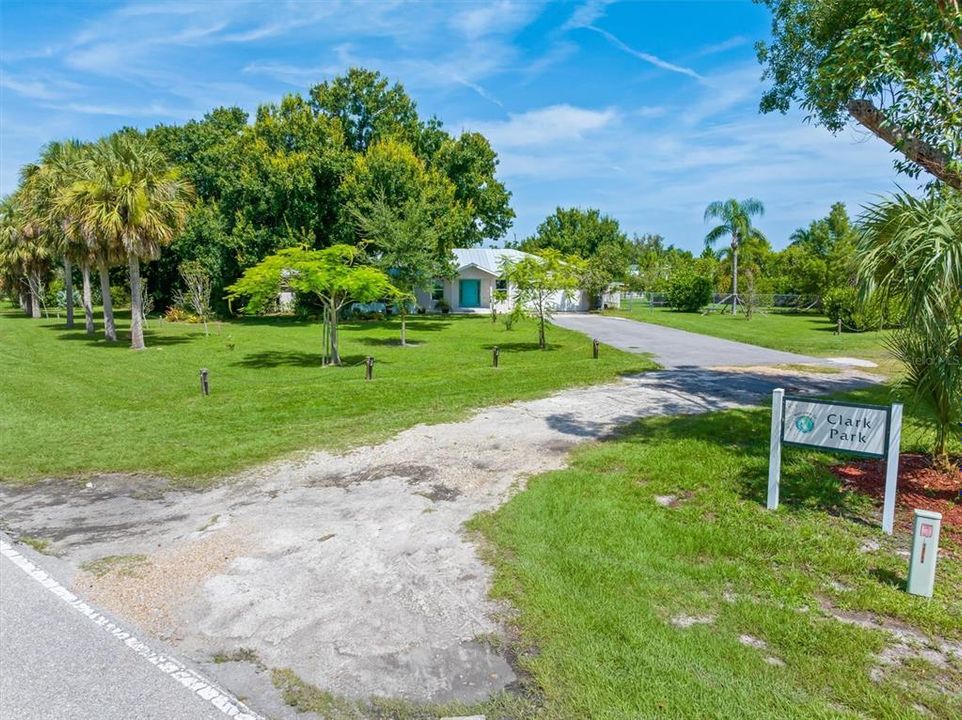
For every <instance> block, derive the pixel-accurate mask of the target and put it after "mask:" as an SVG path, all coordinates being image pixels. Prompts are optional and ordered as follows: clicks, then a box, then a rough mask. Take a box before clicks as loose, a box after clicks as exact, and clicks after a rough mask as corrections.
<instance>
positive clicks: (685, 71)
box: [583, 25, 704, 80]
mask: <svg viewBox="0 0 962 720" xmlns="http://www.w3.org/2000/svg"><path fill="white" fill-rule="evenodd" d="M583 27H584V29H585V30H591V31H592V32H596V33H598V34H599V35H601V36H602V37H603V38H605V39H606V40H607V41H608V42H610V43H611V44H612V45H614V46H615V47H616V48H618V49H619V50H623V51H624V52H626V53H628V54H629V55H634V56H635V57H636V58H638V59H639V60H644V61H645V62H646V63H650V64H652V65H654V66H655V67H659V68H661V69H662V70H670V71H671V72H675V73H680V74H681V75H687V76H688V77H692V78H695V79H696V80H703V79H704V78H702V76H701V75H699V74H698V73H697V72H695V71H694V70H692V69H691V68H687V67H682V66H681V65H675V64H674V63H670V62H668V61H667V60H662V59H661V58H660V57H658V56H657V55H652V54H651V53H646V52H642V51H641V50H635V49H634V48H632V47H629V46H628V45H626V44H625V43H623V42H622V41H621V40H619V39H618V38H617V37H615V36H614V35H612V34H611V33H610V32H608V31H607V30H602V29H601V28H599V27H595V26H594V25H585V26H583Z"/></svg>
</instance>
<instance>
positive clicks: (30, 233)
mask: <svg viewBox="0 0 962 720" xmlns="http://www.w3.org/2000/svg"><path fill="white" fill-rule="evenodd" d="M0 271H2V274H3V276H4V285H7V286H9V289H10V290H13V288H14V287H16V289H17V294H18V295H19V297H20V305H21V307H23V309H24V311H25V312H26V313H27V314H29V315H30V316H31V317H34V318H39V317H40V304H41V302H42V294H43V284H44V279H45V278H46V277H47V275H48V274H49V273H50V253H49V249H48V247H47V245H46V244H45V242H44V240H43V236H42V235H40V234H39V233H38V232H37V226H36V225H35V224H34V223H33V222H32V221H31V218H30V216H29V213H28V212H27V210H26V204H25V201H24V197H23V194H22V192H16V193H14V194H13V195H10V196H8V197H6V198H4V200H3V202H2V203H0ZM24 288H26V293H24Z"/></svg>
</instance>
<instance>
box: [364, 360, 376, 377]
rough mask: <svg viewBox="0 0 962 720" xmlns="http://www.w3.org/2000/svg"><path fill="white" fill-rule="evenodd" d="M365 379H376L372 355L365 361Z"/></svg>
mask: <svg viewBox="0 0 962 720" xmlns="http://www.w3.org/2000/svg"><path fill="white" fill-rule="evenodd" d="M364 379H365V380H373V379H374V358H372V357H371V356H370V355H368V356H367V357H366V358H365V359H364Z"/></svg>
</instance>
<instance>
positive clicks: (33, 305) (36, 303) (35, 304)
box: [27, 273, 40, 319]
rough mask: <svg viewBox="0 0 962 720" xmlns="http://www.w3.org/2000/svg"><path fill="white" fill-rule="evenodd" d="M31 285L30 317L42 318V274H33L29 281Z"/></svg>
mask: <svg viewBox="0 0 962 720" xmlns="http://www.w3.org/2000/svg"><path fill="white" fill-rule="evenodd" d="M27 282H28V283H29V285H30V317H32V318H34V319H37V318H39V317H40V273H31V274H30V278H29V280H28V281H27Z"/></svg>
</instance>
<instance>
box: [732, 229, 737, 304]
mask: <svg viewBox="0 0 962 720" xmlns="http://www.w3.org/2000/svg"><path fill="white" fill-rule="evenodd" d="M737 312H738V238H734V237H733V238H732V317H735V313H737Z"/></svg>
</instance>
